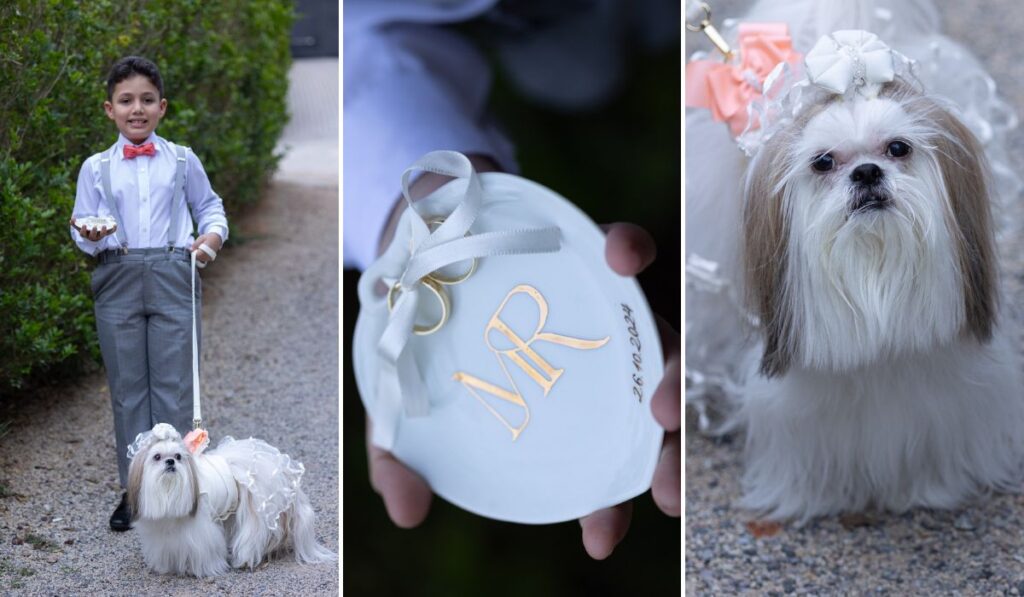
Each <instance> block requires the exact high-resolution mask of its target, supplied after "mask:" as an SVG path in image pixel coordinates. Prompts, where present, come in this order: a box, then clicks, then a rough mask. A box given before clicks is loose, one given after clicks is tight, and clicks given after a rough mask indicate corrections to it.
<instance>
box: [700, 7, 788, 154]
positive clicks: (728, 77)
mask: <svg viewBox="0 0 1024 597" xmlns="http://www.w3.org/2000/svg"><path fill="white" fill-rule="evenodd" d="M739 46H740V62H739V63H738V64H735V63H732V64H729V63H722V62H716V61H713V60H695V61H693V62H690V63H688V64H687V65H686V105H687V106H690V107H695V108H708V109H710V110H711V116H712V118H714V119H715V120H716V121H718V122H728V123H729V128H730V129H731V130H732V134H733V136H739V135H740V134H741V133H742V132H743V129H745V128H746V126H747V120H748V117H747V106H748V105H750V102H752V101H753V100H755V99H757V98H759V97H761V85H762V83H764V80H765V79H766V78H767V77H768V75H769V74H770V73H771V72H772V69H774V68H775V67H776V65H778V64H779V63H780V62H789V63H790V64H794V65H795V64H798V63H799V62H800V60H801V59H802V58H803V56H802V55H801V54H799V53H798V52H795V51H793V40H792V38H790V36H789V27H788V26H787V25H786V24H785V23H743V24H741V25H740V28H739ZM750 126H751V128H757V127H758V126H760V125H759V123H758V122H756V121H754V122H751V123H750Z"/></svg>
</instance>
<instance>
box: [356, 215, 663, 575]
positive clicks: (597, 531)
mask: <svg viewBox="0 0 1024 597" xmlns="http://www.w3.org/2000/svg"><path fill="white" fill-rule="evenodd" d="M604 229H605V232H606V233H607V237H606V241H605V260H606V261H607V262H608V265H609V267H611V268H612V270H614V271H615V272H616V273H618V274H620V275H623V276H632V275H636V274H638V273H640V272H641V271H642V270H643V269H644V268H646V267H647V266H648V265H650V264H651V262H652V261H654V256H655V245H654V239H652V238H651V236H650V235H649V234H647V232H646V231H644V230H643V229H642V228H640V227H639V226H635V225H633V224H621V223H620V224H612V225H610V226H605V227H604ZM657 319H658V331H659V335H660V336H661V344H662V351H663V353H664V355H665V373H664V376H663V377H662V380H661V383H659V384H658V387H657V389H655V391H654V395H653V397H652V398H651V411H652V412H653V414H654V418H655V420H657V421H658V424H659V425H661V426H662V427H663V428H664V429H665V432H666V433H665V440H664V443H663V444H662V448H661V457H660V459H659V460H658V465H657V468H655V471H654V480H653V481H652V483H651V496H652V497H653V498H654V502H655V503H656V504H657V505H658V508H660V509H661V511H662V512H664V513H665V514H667V515H669V516H673V517H678V516H679V511H680V493H681V484H680V474H681V468H680V464H681V463H680V434H679V427H680V408H681V402H682V398H681V390H680V388H681V386H680V369H681V362H682V361H681V357H680V352H679V334H678V333H676V332H675V331H674V330H672V329H671V327H669V326H668V325H667V324H666V323H665V321H664V320H662V319H661V318H660V317H659V318H657ZM370 426H371V425H370V419H369V417H367V420H366V447H367V457H368V460H369V465H370V467H369V468H370V484H371V485H372V486H373V489H374V490H375V491H376V492H377V493H379V494H380V496H381V497H382V498H383V500H384V507H385V508H386V509H387V512H388V516H389V517H390V518H391V520H392V522H394V523H395V524H396V525H397V526H399V527H401V528H404V529H407V528H412V527H415V526H417V525H419V524H420V523H421V522H423V519H425V518H426V517H427V512H428V511H429V510H430V502H431V498H432V497H433V493H432V492H431V490H430V486H429V485H428V484H427V482H426V481H424V480H423V478H422V477H420V476H419V475H417V474H416V473H415V472H413V471H412V470H411V469H409V468H408V467H406V466H405V465H404V464H402V463H401V462H399V461H398V460H397V459H396V458H395V457H394V456H393V455H392V454H391V453H390V452H387V451H386V450H382V449H380V448H378V447H376V446H374V445H373V443H372V442H371V441H370V437H371V429H370ZM632 512H633V504H632V503H631V502H624V503H622V504H619V505H618V506H613V507H611V508H605V509H603V510H598V511H597V512H594V513H592V514H589V515H588V516H584V517H583V518H581V519H580V525H581V526H582V528H583V547H584V549H586V551H587V554H589V555H590V557H592V558H594V559H597V560H603V559H604V558H607V557H608V556H609V555H611V553H612V550H614V549H615V546H616V545H617V544H618V543H619V541H622V539H623V537H625V536H626V531H627V530H629V520H630V517H631V515H632Z"/></svg>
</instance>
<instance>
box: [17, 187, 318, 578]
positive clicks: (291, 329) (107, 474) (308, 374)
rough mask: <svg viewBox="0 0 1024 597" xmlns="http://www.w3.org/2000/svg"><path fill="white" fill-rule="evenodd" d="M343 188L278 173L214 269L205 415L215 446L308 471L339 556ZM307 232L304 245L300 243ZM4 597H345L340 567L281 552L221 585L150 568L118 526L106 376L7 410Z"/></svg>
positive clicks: (208, 289) (208, 276)
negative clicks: (239, 446)
mask: <svg viewBox="0 0 1024 597" xmlns="http://www.w3.org/2000/svg"><path fill="white" fill-rule="evenodd" d="M337 221H338V191H337V187H336V186H333V187H321V188H315V187H304V186H297V185H293V184H289V183H283V182H277V183H275V184H274V185H273V186H272V187H271V189H270V192H269V193H268V195H267V197H266V198H265V199H264V202H263V203H262V204H261V205H260V208H259V210H258V211H254V213H252V214H251V215H249V216H248V217H246V218H241V219H238V220H237V221H234V222H232V237H233V240H234V244H233V245H232V246H230V247H229V248H227V249H225V250H224V251H223V253H222V255H221V256H220V257H219V258H218V259H217V262H216V264H214V265H212V266H211V267H209V268H207V270H206V272H208V273H204V274H203V283H204V313H203V336H204V337H203V340H204V347H203V383H202V392H203V415H204V418H205V423H206V427H207V429H208V430H209V431H210V434H211V438H212V443H213V445H216V443H217V441H218V440H219V438H222V437H223V436H225V435H232V436H234V437H237V438H244V437H249V436H254V437H259V438H262V439H265V440H266V441H268V442H269V443H271V444H272V445H275V446H277V447H279V448H280V449H281V450H282V451H284V452H286V453H288V454H290V455H291V456H292V457H293V458H295V459H297V460H299V461H301V462H302V463H303V464H304V465H305V467H306V475H305V476H304V478H303V484H302V485H303V488H304V490H305V491H306V493H307V494H308V495H309V498H310V500H311V501H312V504H313V508H314V509H315V510H316V513H317V522H316V528H317V534H318V536H319V537H320V540H321V541H322V542H323V543H324V544H325V545H327V547H328V548H330V549H332V550H334V551H335V552H337V550H338V460H337V458H338V336H337V329H338V302H337V297H338V226H337ZM296 239H301V242H296ZM0 421H10V428H9V429H10V430H9V433H8V435H7V436H6V437H4V438H3V440H2V444H0V594H8V593H17V594H29V595H62V596H65V595H89V596H97V595H129V594H131V595H135V594H153V595H195V594H216V595H284V594H290V595H336V594H338V568H337V565H336V564H321V565H317V566H300V565H298V564H296V563H295V561H294V560H293V559H291V558H290V557H289V558H285V559H281V560H277V561H274V562H272V563H269V564H264V565H262V566H260V567H258V568H257V569H256V570H255V571H234V572H231V573H228V574H227V575H224V576H222V577H219V578H216V579H212V580H196V579H193V578H183V577H167V576H159V575H155V574H151V573H149V572H148V571H147V570H146V569H145V567H144V565H143V562H142V555H141V552H140V547H139V541H138V535H137V533H135V532H134V531H129V532H127V533H114V532H112V531H110V530H109V527H108V525H107V519H108V517H109V516H110V513H111V511H112V510H113V508H114V506H115V505H116V504H117V500H118V499H119V497H120V491H119V489H118V483H117V467H116V464H115V461H114V440H113V431H112V430H113V425H112V421H111V413H110V396H109V393H108V390H107V384H106V380H105V377H104V376H103V374H102V373H97V374H94V375H90V376H87V377H84V378H82V379H80V380H79V381H78V382H76V383H75V384H74V385H70V386H65V387H60V388H54V389H47V390H44V391H41V392H40V393H39V394H38V395H36V396H33V397H32V398H31V400H29V401H26V402H24V403H23V404H17V405H15V404H9V403H8V404H3V405H2V407H0Z"/></svg>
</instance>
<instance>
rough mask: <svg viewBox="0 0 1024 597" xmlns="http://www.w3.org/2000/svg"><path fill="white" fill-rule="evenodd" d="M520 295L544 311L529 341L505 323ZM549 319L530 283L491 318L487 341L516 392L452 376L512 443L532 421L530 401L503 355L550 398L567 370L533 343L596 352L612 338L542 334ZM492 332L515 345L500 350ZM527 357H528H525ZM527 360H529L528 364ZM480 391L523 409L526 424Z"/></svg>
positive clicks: (518, 289) (545, 306) (463, 375)
mask: <svg viewBox="0 0 1024 597" xmlns="http://www.w3.org/2000/svg"><path fill="white" fill-rule="evenodd" d="M517 294H525V295H527V296H529V297H530V298H532V299H533V300H534V302H536V303H537V307H538V309H539V310H540V318H539V320H538V322H537V329H535V330H534V332H533V335H532V336H530V339H529V340H526V341H523V339H522V338H520V337H519V336H518V335H517V334H516V333H515V332H513V331H512V329H511V328H510V327H508V325H506V324H505V322H504V321H502V320H501V312H502V310H503V309H504V308H505V305H506V304H508V301H509V299H511V298H512V297H513V296H515V295H517ZM547 319H548V303H547V301H546V300H544V297H543V296H541V294H540V292H539V291H538V290H537V289H536V288H534V287H533V286H530V285H527V284H520V285H519V286H516V287H515V288H513V289H512V290H511V291H509V293H508V294H507V295H505V300H503V301H501V304H500V305H499V306H498V309H497V311H495V312H494V315H492V316H491V319H490V320H489V321H488V322H487V327H486V328H484V342H485V343H486V344H487V348H489V349H490V350H491V352H492V353H493V354H494V356H495V358H497V359H498V365H500V366H501V370H502V372H503V373H504V374H505V379H506V380H508V382H509V383H510V384H512V389H513V390H515V391H514V392H512V391H509V390H506V389H505V388H502V387H500V386H496V385H494V384H492V383H488V382H486V381H484V380H482V379H480V378H479V377H476V376H475V375H471V374H469V373H465V372H462V371H460V372H458V373H456V374H455V375H453V376H452V379H454V380H455V381H457V382H459V383H461V384H462V385H463V386H465V388H466V389H467V390H469V393H470V394H472V395H473V397H474V398H476V399H477V400H479V401H480V404H483V405H484V407H485V408H487V410H488V411H489V412H490V413H491V414H492V415H494V416H495V418H497V419H498V421H500V422H501V424H502V425H504V426H505V428H506V429H508V430H509V431H510V432H511V433H512V440H513V441H515V439H516V438H518V437H519V434H520V433H522V432H523V430H524V429H526V425H527V424H528V423H529V422H530V407H529V406H527V404H526V401H525V400H523V395H522V393H521V392H520V391H519V386H517V385H516V382H515V380H514V379H512V375H511V374H509V371H508V366H507V365H506V364H505V361H504V360H503V359H502V358H501V357H502V356H503V355H504V356H505V357H507V358H508V360H510V361H512V362H513V363H515V364H516V365H517V366H518V367H519V368H520V369H522V370H523V372H524V373H526V374H527V375H529V376H530V379H532V380H533V381H535V382H537V385H539V386H540V387H541V388H543V389H544V395H545V396H547V395H548V392H550V391H551V388H552V387H554V385H555V382H556V381H558V378H559V377H561V376H562V373H564V372H565V369H555V368H554V367H552V366H551V364H550V363H548V362H547V361H546V360H544V357H542V356H540V355H539V354H537V352H536V351H535V350H534V349H533V348H532V344H533V343H534V342H537V341H544V342H551V343H553V344H561V345H562V346H568V347H569V348H575V349H577V350H594V349H595V348H600V347H602V346H604V345H605V344H607V343H608V340H609V338H610V336H605V337H604V338H602V339H600V340H583V339H582V338H572V337H570V336H563V335H561V334H554V333H552V332H544V331H541V330H543V329H544V324H545V323H546V322H547ZM492 331H497V332H501V334H502V335H504V336H505V337H506V338H508V339H509V341H511V342H512V348H509V349H506V350H500V349H498V348H495V347H494V345H493V344H491V340H490V338H489V334H490V333H491V332H492ZM524 357H526V358H524ZM527 358H528V359H529V361H527ZM477 390H482V391H484V392H487V393H488V394H490V395H492V396H494V397H496V398H500V399H501V400H504V401H506V402H509V403H511V404H514V405H516V406H518V407H520V408H522V409H523V413H524V418H523V422H522V424H520V425H518V426H514V425H512V424H510V423H509V422H508V420H507V419H506V418H505V417H503V416H502V415H501V413H499V412H498V411H497V410H496V409H495V408H494V407H493V406H491V405H490V404H488V403H487V401H486V400H484V399H483V398H482V397H481V396H480V394H478V393H477Z"/></svg>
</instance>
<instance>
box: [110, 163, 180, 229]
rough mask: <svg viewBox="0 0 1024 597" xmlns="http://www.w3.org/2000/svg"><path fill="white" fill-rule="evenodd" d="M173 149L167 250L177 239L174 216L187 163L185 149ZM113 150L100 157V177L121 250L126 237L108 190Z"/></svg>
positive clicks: (176, 224)
mask: <svg viewBox="0 0 1024 597" xmlns="http://www.w3.org/2000/svg"><path fill="white" fill-rule="evenodd" d="M174 148H175V153H176V154H177V159H176V162H175V164H176V166H175V170H174V194H173V196H172V198H171V206H170V210H171V214H170V215H171V222H170V229H169V230H168V231H167V248H168V249H173V248H174V241H175V240H176V239H177V238H178V218H177V217H175V216H176V215H177V214H179V213H181V204H182V201H184V200H185V166H186V165H187V163H188V162H187V161H186V158H185V148H184V147H183V146H181V145H175V146H174ZM115 149H117V145H114V147H111V148H110V151H108V152H107V153H105V154H103V156H102V157H100V176H101V177H102V178H103V195H104V199H105V200H106V203H107V211H109V212H110V215H112V216H114V220H116V221H117V230H116V231H115V232H114V236H115V238H117V244H119V245H121V248H122V249H127V248H128V237H127V236H126V235H125V232H124V226H123V225H122V221H123V220H121V214H120V212H118V211H117V201H115V200H114V193H113V191H112V190H111V188H110V158H111V157H112V156H113V155H114V150H115Z"/></svg>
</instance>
